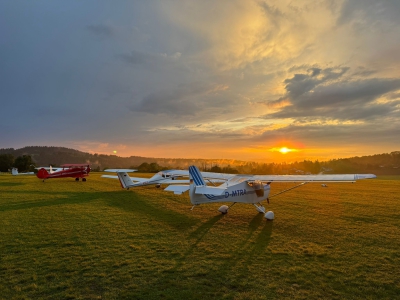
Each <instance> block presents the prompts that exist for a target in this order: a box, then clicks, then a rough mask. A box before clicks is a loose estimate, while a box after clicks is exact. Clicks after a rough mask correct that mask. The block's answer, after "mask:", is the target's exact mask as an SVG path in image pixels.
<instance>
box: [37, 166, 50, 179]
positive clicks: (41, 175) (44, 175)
mask: <svg viewBox="0 0 400 300" xmlns="http://www.w3.org/2000/svg"><path fill="white" fill-rule="evenodd" d="M36 176H37V178H40V179H46V178H47V177H48V176H49V173H48V172H47V171H46V169H45V168H41V169H40V170H39V171H38V172H37V174H36Z"/></svg>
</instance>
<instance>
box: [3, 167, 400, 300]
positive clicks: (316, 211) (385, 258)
mask: <svg viewBox="0 0 400 300" xmlns="http://www.w3.org/2000/svg"><path fill="white" fill-rule="evenodd" d="M100 175H101V174H100V173H91V174H90V176H89V177H88V181H87V182H75V181H74V179H72V178H70V179H68V178H66V179H50V180H48V181H46V182H45V183H43V182H42V181H40V180H39V179H37V178H36V177H34V176H11V175H0V253H1V261H0V298H1V299H276V298H288V299H306V298H307V299H321V298H325V299H326V298H329V299H343V298H347V299H349V298H350V299H394V298H398V297H399V295H400V250H399V249H400V196H399V194H400V177H382V178H378V179H376V180H361V181H358V182H357V183H355V184H351V183H336V184H334V183H331V184H328V187H327V188H323V187H321V185H320V184H307V185H305V186H303V187H301V188H299V189H295V190H293V191H290V192H288V193H285V194H282V195H280V196H277V197H276V198H272V199H271V204H270V205H269V206H268V209H269V210H273V211H274V212H275V220H274V221H273V222H267V221H266V220H265V219H264V218H263V215H262V214H259V213H257V212H256V210H255V208H254V207H253V206H251V205H244V204H236V205H235V206H234V207H233V208H232V209H231V210H230V212H229V214H228V215H224V216H222V215H220V214H219V213H218V212H217V209H218V207H219V206H220V205H221V204H210V205H203V206H198V207H196V208H195V209H194V210H193V211H191V210H190V207H191V205H190V201H189V198H188V195H183V196H176V195H173V194H171V193H167V192H164V191H163V190H162V189H156V188H155V187H153V186H149V187H143V188H137V189H131V190H129V191H126V190H122V189H121V188H120V185H119V182H118V181H117V180H112V179H106V178H101V177H100ZM135 175H140V174H135ZM288 186H289V184H273V185H272V193H275V192H278V191H280V190H282V189H284V188H285V187H288Z"/></svg>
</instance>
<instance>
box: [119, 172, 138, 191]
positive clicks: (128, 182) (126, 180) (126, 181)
mask: <svg viewBox="0 0 400 300" xmlns="http://www.w3.org/2000/svg"><path fill="white" fill-rule="evenodd" d="M117 175H118V179H119V182H120V183H121V186H122V188H123V189H127V188H129V187H130V186H133V185H134V183H133V181H132V179H131V178H130V177H129V175H128V173H126V172H117Z"/></svg>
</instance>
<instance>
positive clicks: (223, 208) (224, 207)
mask: <svg viewBox="0 0 400 300" xmlns="http://www.w3.org/2000/svg"><path fill="white" fill-rule="evenodd" d="M228 209H229V207H228V205H222V206H221V207H220V208H218V211H219V212H220V213H221V214H223V215H226V214H227V213H228Z"/></svg>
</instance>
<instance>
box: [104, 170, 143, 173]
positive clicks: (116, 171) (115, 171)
mask: <svg viewBox="0 0 400 300" xmlns="http://www.w3.org/2000/svg"><path fill="white" fill-rule="evenodd" d="M136 171H137V170H135V169H107V170H104V172H114V173H118V172H121V173H122V172H127V173H129V172H136Z"/></svg>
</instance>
